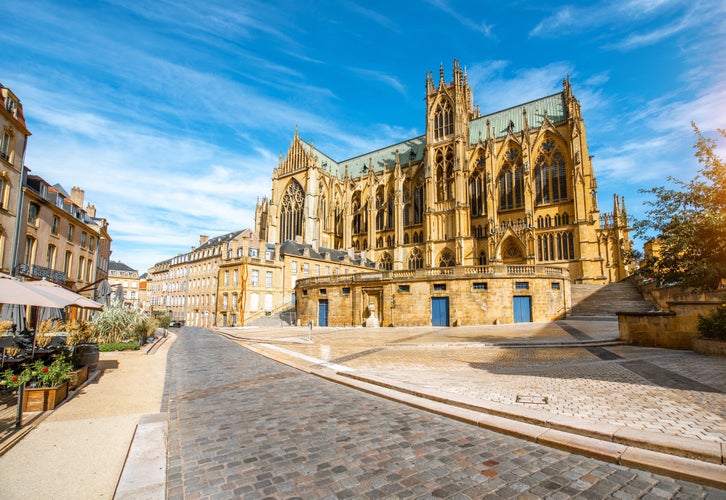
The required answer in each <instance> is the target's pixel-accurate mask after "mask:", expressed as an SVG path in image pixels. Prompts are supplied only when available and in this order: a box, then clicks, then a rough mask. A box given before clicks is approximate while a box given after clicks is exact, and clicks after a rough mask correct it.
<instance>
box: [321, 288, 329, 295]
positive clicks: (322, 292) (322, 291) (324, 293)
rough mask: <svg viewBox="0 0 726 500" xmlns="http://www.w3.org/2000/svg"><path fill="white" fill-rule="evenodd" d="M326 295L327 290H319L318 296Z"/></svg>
mask: <svg viewBox="0 0 726 500" xmlns="http://www.w3.org/2000/svg"><path fill="white" fill-rule="evenodd" d="M327 294H328V290H327V289H326V288H321V289H320V295H327Z"/></svg>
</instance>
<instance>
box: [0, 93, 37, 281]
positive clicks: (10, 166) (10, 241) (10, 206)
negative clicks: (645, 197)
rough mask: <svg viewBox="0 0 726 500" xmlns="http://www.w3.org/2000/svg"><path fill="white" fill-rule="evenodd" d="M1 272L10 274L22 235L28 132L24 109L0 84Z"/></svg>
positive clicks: (16, 261) (14, 264)
mask: <svg viewBox="0 0 726 500" xmlns="http://www.w3.org/2000/svg"><path fill="white" fill-rule="evenodd" d="M0 98H2V106H0V271H1V272H3V273H8V274H10V273H12V272H13V271H14V268H15V266H16V265H17V264H18V263H19V261H18V248H17V245H16V244H15V242H16V241H17V239H16V234H18V233H19V232H22V227H21V226H20V219H19V218H18V216H17V215H18V213H19V211H20V209H21V207H20V199H21V193H22V188H23V180H24V172H23V167H24V165H23V163H24V159H25V149H26V147H27V143H28V137H30V132H29V131H28V129H27V128H26V125H25V117H24V115H23V105H22V103H21V102H20V99H18V98H17V97H16V96H15V94H13V92H12V91H11V90H10V89H9V88H7V87H4V86H3V85H2V84H0Z"/></svg>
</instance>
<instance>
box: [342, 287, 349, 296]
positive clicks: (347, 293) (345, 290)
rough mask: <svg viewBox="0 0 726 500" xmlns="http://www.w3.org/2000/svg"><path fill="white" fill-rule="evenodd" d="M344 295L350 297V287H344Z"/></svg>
mask: <svg viewBox="0 0 726 500" xmlns="http://www.w3.org/2000/svg"><path fill="white" fill-rule="evenodd" d="M343 295H350V287H349V286H344V287H343Z"/></svg>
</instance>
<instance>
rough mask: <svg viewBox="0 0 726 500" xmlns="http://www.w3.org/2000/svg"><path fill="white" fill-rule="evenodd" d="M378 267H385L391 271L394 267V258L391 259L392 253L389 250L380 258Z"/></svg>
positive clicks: (384, 268)
mask: <svg viewBox="0 0 726 500" xmlns="http://www.w3.org/2000/svg"><path fill="white" fill-rule="evenodd" d="M378 269H383V270H385V271H390V270H391V269H393V260H392V259H391V254H389V253H388V252H384V253H383V255H381V258H380V259H378Z"/></svg>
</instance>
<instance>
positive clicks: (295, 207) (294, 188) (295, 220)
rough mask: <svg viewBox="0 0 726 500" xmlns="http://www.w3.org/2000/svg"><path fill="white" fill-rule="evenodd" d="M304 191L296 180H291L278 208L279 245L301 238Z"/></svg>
mask: <svg viewBox="0 0 726 500" xmlns="http://www.w3.org/2000/svg"><path fill="white" fill-rule="evenodd" d="M304 204H305V191H303V188H302V186H301V185H300V183H299V182H297V181H296V180H294V179H293V180H292V181H291V182H290V185H289V186H288V188H287V191H285V195H284V196H283V197H282V203H281V207H280V243H284V242H285V241H286V240H294V239H295V237H296V236H302V231H303V207H304Z"/></svg>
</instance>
